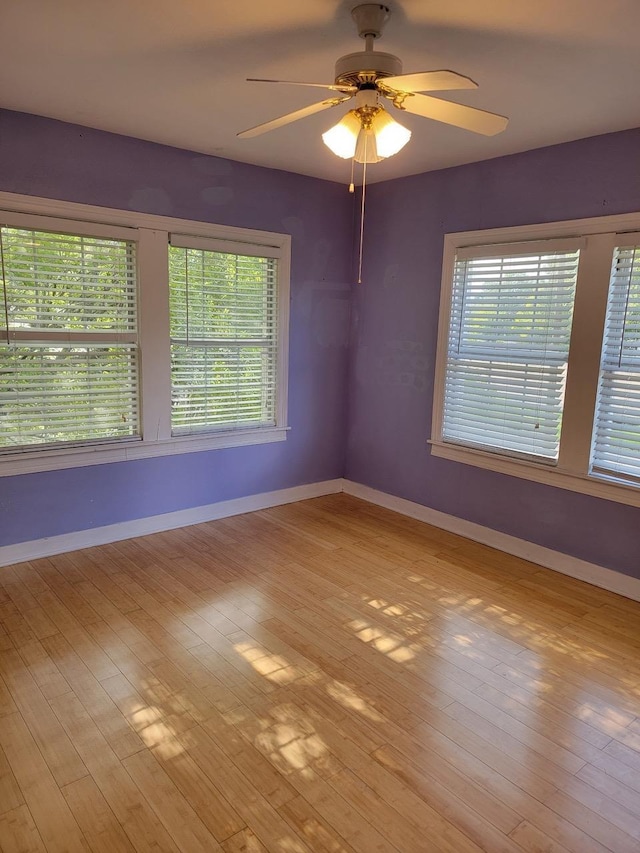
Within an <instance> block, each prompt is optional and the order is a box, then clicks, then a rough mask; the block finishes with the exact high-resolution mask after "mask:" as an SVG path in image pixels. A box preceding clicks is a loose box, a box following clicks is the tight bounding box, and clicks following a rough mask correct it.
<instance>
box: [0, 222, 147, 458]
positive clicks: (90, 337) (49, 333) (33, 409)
mask: <svg viewBox="0 0 640 853" xmlns="http://www.w3.org/2000/svg"><path fill="white" fill-rule="evenodd" d="M0 260H1V268H2V313H1V314H0V334H1V336H2V344H1V346H2V350H1V353H0V359H1V363H2V367H1V368H0V448H1V449H2V450H3V451H15V450H20V449H26V448H28V447H31V446H38V447H41V448H42V447H44V446H48V445H56V446H60V445H62V444H75V443H84V442H87V441H114V440H118V439H120V438H123V437H124V438H129V437H131V436H135V435H137V434H138V429H139V427H138V381H137V318H136V311H137V305H136V275H135V252H134V247H133V244H132V243H129V242H126V241H123V240H109V239H103V238H100V237H88V236H83V235H77V234H58V233H50V232H46V231H34V230H30V229H26V228H9V227H0Z"/></svg>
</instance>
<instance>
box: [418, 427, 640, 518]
mask: <svg viewBox="0 0 640 853" xmlns="http://www.w3.org/2000/svg"><path fill="white" fill-rule="evenodd" d="M429 444H430V445H431V453H432V454H433V455H434V456H438V457H440V458H441V459H449V460H451V461H452V462H461V463H462V464H463V465H473V466H475V467H476V468H484V469H486V470H488V471H497V472H498V473H500V474H509V475H510V476H512V477H520V478H521V479H524V480H532V481H533V482H535V483H545V484H546V485H548V486H555V487H556V488H558V489H568V490H569V491H572V492H580V493H581V494H583V495H593V496H594V497H597V498H603V499H605V500H609V501H616V502H617V503H623V504H628V505H629V506H640V488H638V487H637V486H634V485H630V484H628V483H625V482H624V481H615V480H614V479H613V478H604V477H602V478H601V477H596V476H595V475H593V476H587V475H582V474H576V473H574V472H571V471H565V470H562V469H561V468H558V467H550V466H549V465H541V464H537V463H535V462H528V461H526V460H524V459H514V458H512V457H508V456H500V455H499V454H497V453H488V452H486V451H483V450H475V449H472V448H470V447H460V446H459V445H454V444H448V443H446V442H443V441H435V440H432V441H430V442H429Z"/></svg>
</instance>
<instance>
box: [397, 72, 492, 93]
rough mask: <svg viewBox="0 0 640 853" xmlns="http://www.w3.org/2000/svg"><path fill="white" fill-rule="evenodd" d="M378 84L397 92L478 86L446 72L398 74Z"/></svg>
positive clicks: (474, 87) (434, 90) (468, 79)
mask: <svg viewBox="0 0 640 853" xmlns="http://www.w3.org/2000/svg"><path fill="white" fill-rule="evenodd" d="M380 82H381V83H382V84H383V85H384V86H389V87H390V88H392V89H396V90H397V91H398V92H446V91H448V90H449V89H477V88H478V84H477V83H476V82H475V81H473V80H472V79H471V78H470V77H463V75H462V74H456V72H455V71H446V70H443V71H419V72H418V73H416V74H400V75H399V76H398V77H385V78H384V79H383V80H381V81H380Z"/></svg>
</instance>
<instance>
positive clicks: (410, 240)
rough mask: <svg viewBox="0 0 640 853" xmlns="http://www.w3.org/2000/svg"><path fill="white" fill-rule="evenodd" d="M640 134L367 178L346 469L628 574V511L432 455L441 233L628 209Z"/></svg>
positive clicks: (635, 570) (633, 563)
mask: <svg viewBox="0 0 640 853" xmlns="http://www.w3.org/2000/svg"><path fill="white" fill-rule="evenodd" d="M639 163H640V130H633V131H625V132H621V133H615V134H609V135H606V136H600V137H593V138H590V139H585V140H581V141H579V142H572V143H567V144H565V145H558V146H554V147H551V148H544V149H538V150H536V151H530V152H527V153H525V154H517V155H513V156H510V157H503V158H500V159H496V160H489V161H485V162H482V163H475V164H472V165H468V166H460V167H457V168H454V169H447V170H443V171H440V172H431V173H427V174H424V175H418V176H414V177H409V178H403V179H400V180H395V181H389V182H386V183H383V184H377V185H374V186H371V187H370V188H369V190H368V193H367V206H368V211H367V221H366V235H365V240H366V253H365V268H364V275H363V284H362V285H361V286H360V287H359V288H358V289H357V291H356V293H355V297H354V303H353V312H352V316H353V328H352V342H351V362H350V363H351V370H350V389H349V434H348V443H347V466H346V476H347V477H348V478H350V479H352V480H356V481H357V482H359V483H364V484H366V485H369V486H372V487H374V488H377V489H381V490H382V491H385V492H389V493H391V494H394V495H398V496H400V497H403V498H407V499H408V500H412V501H416V502H417V503H420V504H423V505H425V506H428V507H432V508H434V509H437V510H440V511H442V512H446V513H450V514H451V515H455V516H458V517H460V518H465V519H468V520H471V521H475V522H477V523H479V524H483V525H485V526H487V527H491V528H494V529H496V530H500V531H503V532H505V533H509V534H511V535H513V536H518V537H520V538H522V539H526V540H529V541H531V542H536V543H538V544H540V545H545V546H546V547H548V548H553V549H556V550H558V551H562V552H564V553H566V554H570V555H573V556H575V557H580V558H582V559H585V560H589V561H591V562H594V563H597V564H600V565H602V566H606V567H609V568H612V569H616V570H618V571H620V572H623V573H626V574H629V575H632V576H634V577H638V578H640V512H639V511H638V509H637V508H632V507H628V506H625V505H623V504H618V503H614V502H611V501H605V500H600V499H597V498H592V497H587V496H584V495H580V494H576V493H574V492H569V491H565V490H563V489H556V488H553V487H550V486H543V485H540V484H537V483H532V482H528V481H526V480H520V479H517V478H514V477H508V476H505V475H502V474H497V473H494V472H490V471H484V470H481V469H479V468H474V467H471V466H469V465H461V464H459V463H456V462H450V461H448V460H444V459H438V458H436V457H434V456H431V454H430V453H429V447H428V445H427V443H426V442H427V439H428V437H429V436H430V433H431V404H432V396H433V379H434V361H435V352H436V334H437V325H438V305H439V291H440V275H441V268H442V250H443V236H444V234H445V233H447V232H453V231H469V230H475V229H482V228H497V227H501V226H509V225H522V224H527V223H536V222H550V221H554V220H561V219H575V218H580V217H589V216H602V215H605V214H613V213H628V212H631V211H638V210H640V167H639V165H638V164H639Z"/></svg>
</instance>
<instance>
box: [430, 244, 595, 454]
mask: <svg viewBox="0 0 640 853" xmlns="http://www.w3.org/2000/svg"><path fill="white" fill-rule="evenodd" d="M511 251H513V250H511ZM520 251H521V254H512V253H511V252H510V253H508V254H507V253H504V252H503V253H501V254H496V253H495V252H496V250H495V248H492V249H490V250H489V252H490V254H489V256H488V257H485V256H484V254H483V253H482V252H481V251H480V250H476V251H475V252H474V251H473V250H471V252H469V251H467V252H459V253H458V255H457V257H456V262H455V269H454V275H453V292H452V297H451V320H450V325H449V346H448V351H447V368H446V394H445V399H444V422H443V430H442V434H443V438H445V440H447V441H452V442H460V443H462V444H467V445H469V446H474V447H479V448H487V449H492V450H501V451H503V452H505V453H510V454H514V455H522V456H525V457H533V458H535V459H538V460H540V461H555V460H557V459H558V450H559V447H560V426H561V422H562V403H563V399H564V387H565V381H566V376H567V359H568V354H569V338H570V335H571V321H572V317H573V298H574V293H575V285H576V275H577V270H578V256H579V250H578V249H574V250H572V251H555V252H554V251H550V250H549V249H548V248H545V249H541V250H539V251H537V252H536V251H535V247H534V248H533V249H532V248H522V249H521V250H520Z"/></svg>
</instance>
